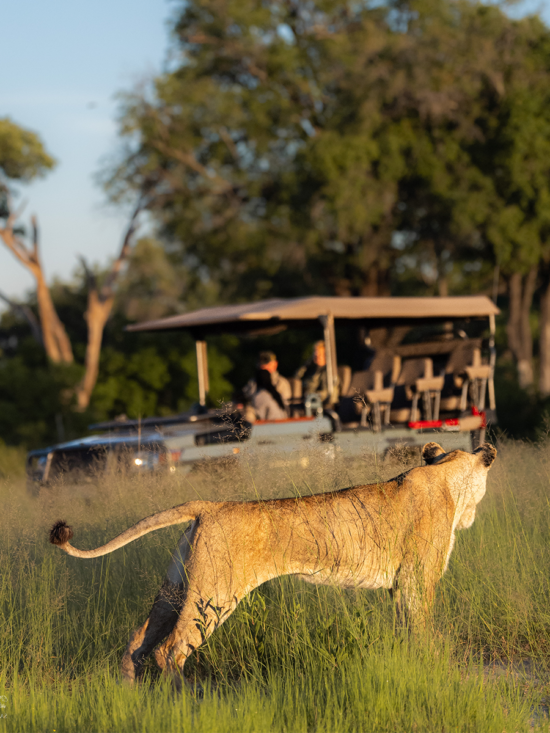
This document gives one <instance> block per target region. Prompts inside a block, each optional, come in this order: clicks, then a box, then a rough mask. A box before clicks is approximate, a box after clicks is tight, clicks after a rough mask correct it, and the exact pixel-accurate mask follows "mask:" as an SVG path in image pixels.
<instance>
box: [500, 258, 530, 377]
mask: <svg viewBox="0 0 550 733" xmlns="http://www.w3.org/2000/svg"><path fill="white" fill-rule="evenodd" d="M536 283H537V269H536V268H535V267H533V268H532V269H531V270H530V271H529V273H528V274H527V275H525V277H524V276H523V275H521V273H519V272H514V273H513V274H512V275H510V277H509V278H508V294H509V297H510V312H509V316H508V324H507V326H506V332H507V335H508V345H509V347H510V350H511V352H512V354H513V355H514V358H515V360H516V365H517V370H518V381H519V385H520V387H522V388H523V389H525V388H527V387H531V386H532V385H533V381H534V374H533V336H532V334H531V325H530V323H529V314H530V312H531V306H532V304H533V295H534V293H535V287H536Z"/></svg>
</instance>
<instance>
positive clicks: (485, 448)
mask: <svg viewBox="0 0 550 733" xmlns="http://www.w3.org/2000/svg"><path fill="white" fill-rule="evenodd" d="M474 455H477V456H479V457H480V459H481V462H482V463H483V465H484V466H485V467H486V468H491V466H492V465H493V463H494V460H495V458H496V457H497V449H496V448H495V446H494V445H491V444H490V443H483V445H480V446H479V448H476V449H475V451H474Z"/></svg>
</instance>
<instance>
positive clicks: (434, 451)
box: [422, 443, 445, 466]
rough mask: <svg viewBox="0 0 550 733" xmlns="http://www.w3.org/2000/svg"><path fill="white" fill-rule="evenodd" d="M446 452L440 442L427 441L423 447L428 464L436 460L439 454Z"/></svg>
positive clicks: (423, 453)
mask: <svg viewBox="0 0 550 733" xmlns="http://www.w3.org/2000/svg"><path fill="white" fill-rule="evenodd" d="M444 454H445V451H444V450H443V448H442V447H441V446H440V445H439V444H438V443H426V445H425V446H424V447H423V448H422V458H423V459H424V461H425V462H426V463H427V464H428V466H429V465H430V464H431V463H433V462H434V461H435V459H436V458H437V457H438V456H442V455H444Z"/></svg>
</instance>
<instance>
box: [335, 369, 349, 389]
mask: <svg viewBox="0 0 550 733" xmlns="http://www.w3.org/2000/svg"><path fill="white" fill-rule="evenodd" d="M350 385H351V367H349V366H339V367H338V388H339V391H340V394H341V395H345V394H347V393H348V390H349V388H350Z"/></svg>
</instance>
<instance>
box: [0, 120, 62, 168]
mask: <svg viewBox="0 0 550 733" xmlns="http://www.w3.org/2000/svg"><path fill="white" fill-rule="evenodd" d="M55 162H56V161H55V160H54V159H53V158H52V157H51V156H50V155H49V154H48V153H47V152H46V150H45V149H44V146H43V144H42V141H41V140H40V138H39V137H38V135H37V134H36V133H34V132H30V130H25V129H24V128H23V127H20V126H19V125H17V124H15V122H12V120H10V118H9V117H3V118H0V174H1V175H2V177H3V178H5V179H11V180H14V181H23V182H27V181H30V180H32V179H33V178H36V177H39V176H42V175H44V174H45V173H46V172H47V171H48V170H51V169H52V168H53V167H54V166H55Z"/></svg>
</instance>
